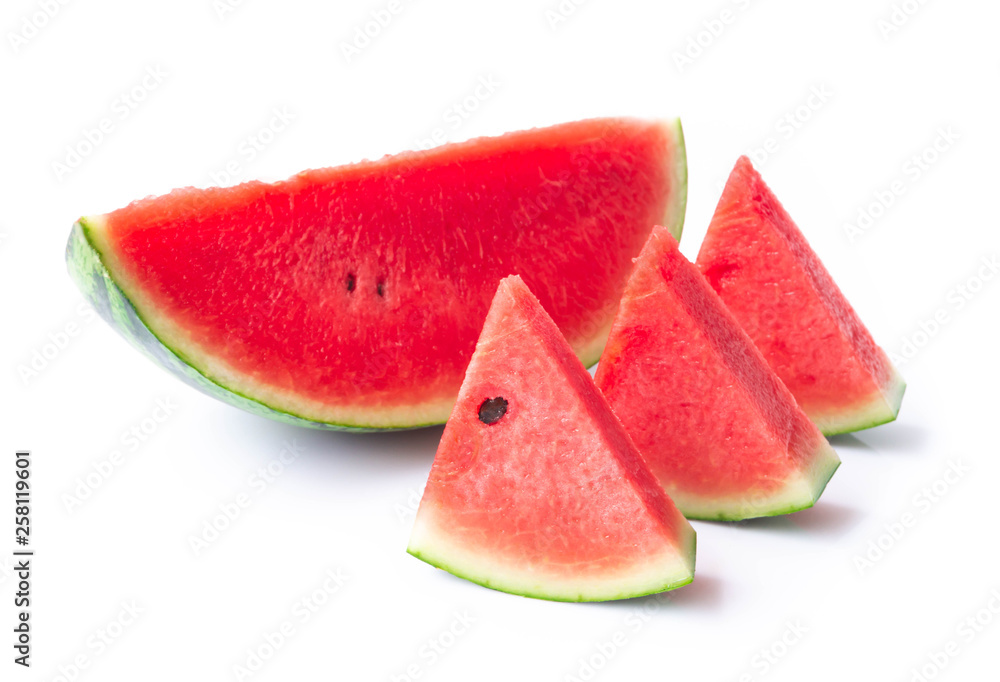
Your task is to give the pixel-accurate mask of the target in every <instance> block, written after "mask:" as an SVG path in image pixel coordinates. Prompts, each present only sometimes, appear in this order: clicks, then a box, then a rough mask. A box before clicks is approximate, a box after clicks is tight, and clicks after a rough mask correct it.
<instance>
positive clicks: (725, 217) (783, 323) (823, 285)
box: [697, 156, 906, 436]
mask: <svg viewBox="0 0 1000 682" xmlns="http://www.w3.org/2000/svg"><path fill="white" fill-rule="evenodd" d="M697 263H698V267H699V268H700V269H701V271H702V273H704V275H705V277H706V278H707V279H708V281H709V283H710V284H711V285H712V287H713V288H714V289H715V290H716V291H717V292H718V293H719V296H721V297H722V300H723V301H725V303H726V306H728V308H729V309H730V310H731V311H732V312H733V314H734V315H735V316H736V319H738V320H739V321H740V324H741V325H742V326H743V328H744V329H745V330H746V332H747V333H748V334H749V335H750V338H752V339H753V340H754V343H755V344H757V348H759V349H760V351H761V352H762V353H763V354H764V357H765V358H767V361H768V363H769V364H770V365H771V367H772V368H773V369H774V371H775V372H777V374H778V376H779V377H781V380H782V381H783V382H784V383H785V385H786V386H787V387H788V389H789V390H790V391H791V392H792V394H793V395H794V396H795V399H796V400H797V401H798V403H799V405H800V406H801V407H802V409H803V410H805V412H806V414H808V415H809V417H810V418H811V419H812V420H813V421H814V422H815V423H816V424H817V426H819V428H820V429H821V430H822V431H823V433H824V434H826V435H828V436H830V435H834V434H837V433H847V432H849V431H859V430H861V429H867V428H870V427H872V426H878V425H879V424H884V423H886V422H890V421H892V420H894V419H895V418H896V415H897V414H898V413H899V405H900V403H901V402H902V400H903V392H904V391H905V389H906V384H905V383H904V382H903V379H902V377H900V375H899V373H898V372H897V371H896V369H895V368H894V367H893V366H892V363H891V362H890V361H889V358H888V357H887V356H886V354H885V351H883V350H882V349H881V348H880V347H879V346H878V345H876V343H875V341H874V340H873V339H872V335H871V334H870V333H869V331H868V329H867V328H866V327H865V325H864V324H862V322H861V319H860V318H859V317H858V315H857V313H855V312H854V309H853V308H852V307H851V304H850V303H848V302H847V299H846V298H845V297H844V295H843V294H842V293H841V291H840V289H839V288H838V287H837V285H836V284H835V283H834V281H833V278H831V277H830V273H828V272H827V271H826V268H824V267H823V264H822V263H821V262H820V260H819V257H817V255H816V253H815V252H814V251H813V250H812V248H810V246H809V244H808V242H806V239H805V237H804V236H803V235H802V232H801V231H800V230H799V228H798V227H797V226H796V225H795V223H794V222H793V221H792V219H791V217H790V216H789V215H788V213H787V212H786V211H785V209H784V208H782V206H781V203H779V202H778V199H777V198H776V197H775V196H774V193H772V192H771V190H770V188H768V186H767V185H766V184H764V180H763V179H761V177H760V174H759V173H757V171H756V170H755V169H754V167H753V165H752V164H751V163H750V160H749V159H748V158H746V157H745V156H743V157H740V159H739V160H738V161H737V162H736V167H735V168H733V172H732V173H731V174H730V176H729V181H728V182H727V183H726V188H725V190H724V191H723V193H722V198H721V199H720V200H719V205H718V207H717V208H716V209H715V215H714V217H713V218H712V223H711V225H710V226H709V228H708V234H707V235H706V236H705V241H704V242H703V243H702V245H701V252H700V253H699V254H698V261H697Z"/></svg>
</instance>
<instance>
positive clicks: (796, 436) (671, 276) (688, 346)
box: [595, 227, 840, 520]
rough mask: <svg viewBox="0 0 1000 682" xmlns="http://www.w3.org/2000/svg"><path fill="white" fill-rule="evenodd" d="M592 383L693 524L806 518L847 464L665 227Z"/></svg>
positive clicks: (641, 265) (631, 284)
mask: <svg viewBox="0 0 1000 682" xmlns="http://www.w3.org/2000/svg"><path fill="white" fill-rule="evenodd" d="M595 381H596V383H597V386H598V388H600V389H601V391H603V393H604V395H605V396H606V397H607V399H608V402H609V403H610V404H611V407H612V409H613V410H614V412H615V414H617V415H618V417H619V418H620V419H621V421H622V423H623V424H624V425H625V428H626V430H627V431H628V432H629V435H630V436H631V437H632V439H633V441H634V442H635V444H636V446H637V447H638V448H639V451H640V452H642V454H643V456H644V457H645V458H646V461H647V462H648V463H649V466H650V468H651V469H652V470H653V473H654V474H656V476H657V478H659V480H660V483H661V484H662V485H663V487H664V488H665V489H666V491H667V493H668V494H669V495H670V497H671V499H673V501H674V503H675V504H676V505H677V507H678V508H679V509H680V510H681V511H682V512H683V513H684V514H685V515H686V516H687V517H688V518H698V519H714V520H739V519H745V518H751V517H756V516H772V515H775V514H784V513H789V512H793V511H798V510H800V509H804V508H806V507H810V506H812V505H813V504H814V503H815V501H816V500H817V499H819V496H820V494H821V493H822V492H823V489H824V488H825V487H826V484H827V481H829V479H830V477H831V476H832V475H833V473H834V471H836V469H837V466H838V465H839V463H840V460H839V459H838V458H837V454H836V453H835V452H834V450H833V448H831V447H830V445H829V444H828V443H827V442H826V439H825V438H823V436H822V434H821V433H820V432H819V430H818V429H817V428H816V426H815V425H814V424H813V423H812V422H811V421H809V418H808V417H807V416H806V415H805V413H803V412H802V410H801V409H799V407H798V406H797V405H796V403H795V399H794V398H793V397H792V395H791V393H789V392H788V389H787V388H785V386H784V385H782V383H781V381H780V380H779V379H778V377H777V376H776V375H775V374H774V372H773V371H771V369H770V368H769V367H768V366H767V363H766V362H765V360H764V358H763V357H762V356H761V354H760V352H759V351H758V350H757V349H756V348H755V347H754V345H753V342H752V341H751V340H750V338H749V337H748V336H747V335H746V333H745V332H744V331H743V330H742V329H740V326H739V323H737V321H736V319H735V318H734V317H733V316H732V314H731V313H730V312H729V311H728V310H726V308H725V306H724V305H723V303H722V301H721V300H720V299H719V297H718V296H717V295H716V294H715V292H713V291H712V289H711V287H709V285H708V283H707V282H706V281H705V279H704V278H703V277H702V276H701V274H700V273H699V272H698V269H697V268H696V267H695V266H694V264H692V263H691V262H690V261H688V260H687V259H686V258H685V257H684V256H683V255H682V254H681V253H680V251H679V250H678V248H677V242H676V241H675V240H674V238H673V237H671V236H670V234H669V233H668V232H667V230H665V229H664V228H662V227H657V228H654V230H653V233H652V234H651V235H650V237H649V241H648V242H647V244H646V246H645V248H644V249H643V251H642V253H641V254H640V256H639V258H638V260H637V261H636V265H635V269H634V270H633V272H632V275H631V277H630V278H629V281H628V284H627V285H626V287H625V293H624V295H623V297H622V301H621V304H620V307H619V310H618V314H617V316H616V317H615V322H614V325H613V326H612V328H611V336H610V337H609V339H608V345H607V348H606V349H605V352H604V355H603V356H602V357H601V362H600V364H599V365H598V367H597V374H596V377H595Z"/></svg>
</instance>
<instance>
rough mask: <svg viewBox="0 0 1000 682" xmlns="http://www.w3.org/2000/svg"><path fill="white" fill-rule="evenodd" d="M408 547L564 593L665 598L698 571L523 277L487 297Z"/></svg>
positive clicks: (497, 580) (483, 577) (631, 449)
mask: <svg viewBox="0 0 1000 682" xmlns="http://www.w3.org/2000/svg"><path fill="white" fill-rule="evenodd" d="M409 552H410V553H411V554H413V555H415V556H417V557H419V558H420V559H423V560H424V561H426V562H428V563H430V564H432V565H435V566H438V567H440V568H443V569H445V570H448V571H450V572H451V573H454V574H455V575H458V576H461V577H463V578H467V579H469V580H472V581H473V582H476V583H480V584H482V585H486V586H487V587H492V588H494V589H498V590H503V591H505V592H513V593H515V594H521V595H524V596H529V597H538V598H542V599H553V600H559V601H600V600H606V599H622V598H626V597H634V596H639V595H643V594H650V593H653V592H662V591H664V590H668V589H672V588H674V587H680V586H681V585H685V584H687V583H689V582H691V580H692V578H693V576H694V560H695V557H694V552H695V533H694V530H693V529H692V528H691V526H690V525H689V524H688V522H687V521H686V520H685V519H684V517H683V516H681V514H680V513H679V512H678V511H677V509H676V507H674V505H673V503H671V501H670V498H668V497H667V496H666V494H664V492H663V490H662V488H660V486H659V485H658V484H657V482H656V478H655V477H654V476H653V474H652V473H651V472H650V470H649V468H648V467H647V466H646V463H645V462H644V461H643V458H642V456H641V455H640V454H639V451H638V450H636V448H635V445H634V444H633V443H632V441H631V439H629V437H628V435H627V434H626V433H625V430H624V429H623V428H622V425H621V422H619V421H618V419H616V418H615V416H614V414H612V412H611V409H610V408H609V407H608V403H607V401H606V400H605V399H604V397H603V396H602V395H601V393H600V392H599V391H598V390H597V388H596V387H595V386H594V382H593V380H592V379H591V378H590V375H589V374H588V373H587V371H586V370H585V369H584V367H583V365H582V364H580V361H579V360H578V359H577V358H576V357H574V355H573V351H572V349H571V348H570V346H569V345H568V344H567V343H566V340H565V339H564V338H563V336H562V334H561V333H560V332H559V329H558V328H557V327H556V325H555V324H554V323H553V322H552V320H551V318H549V316H548V315H547V314H546V313H545V311H544V310H543V309H542V307H541V306H540V305H539V303H538V301H537V300H536V299H535V297H534V296H532V295H531V292H529V291H528V289H527V287H526V286H525V285H524V283H523V282H522V281H521V279H520V278H518V277H509V278H507V279H504V280H503V281H502V282H501V283H500V286H499V288H498V290H497V294H496V298H495V299H494V300H493V305H492V307H491V308H490V311H489V315H488V316H487V318H486V324H485V325H484V327H483V332H482V335H481V336H480V338H479V343H478V344H477V346H476V351H475V354H474V355H473V356H472V361H471V362H470V363H469V369H468V372H467V373H466V375H465V381H464V383H463V384H462V390H461V391H460V393H459V396H458V402H457V403H456V404H455V409H454V411H453V412H452V414H451V418H450V419H449V420H448V425H447V426H446V427H445V430H444V435H443V437H442V438H441V444H440V446H439V447H438V451H437V456H436V457H435V459H434V465H433V467H432V468H431V474H430V478H429V480H428V481H427V487H426V489H425V490H424V495H423V499H421V501H420V508H419V509H418V511H417V517H416V520H415V521H414V526H413V534H412V536H411V538H410V545H409Z"/></svg>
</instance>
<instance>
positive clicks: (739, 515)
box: [684, 459, 841, 521]
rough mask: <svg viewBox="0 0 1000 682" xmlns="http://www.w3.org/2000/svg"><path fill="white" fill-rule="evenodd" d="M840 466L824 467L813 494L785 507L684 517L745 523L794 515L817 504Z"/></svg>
mask: <svg viewBox="0 0 1000 682" xmlns="http://www.w3.org/2000/svg"><path fill="white" fill-rule="evenodd" d="M840 464H841V462H840V460H839V459H837V460H836V461H835V462H833V463H832V464H831V465H830V466H827V467H825V468H824V469H823V470H822V471H820V472H819V475H818V476H817V477H816V479H815V481H814V482H813V484H814V487H813V494H812V495H811V496H810V497H804V498H802V499H801V500H798V501H795V502H791V503H789V504H787V505H785V506H782V507H773V508H770V509H769V508H767V507H766V506H764V505H763V504H761V505H754V507H755V510H754V511H752V512H750V513H745V512H735V513H734V512H730V511H726V510H723V511H720V512H719V513H718V514H685V515H684V516H685V518H687V519H689V520H691V521H747V520H749V519H762V518H767V517H770V516H784V515H786V514H794V513H795V512H800V511H803V510H805V509H809V508H810V507H813V506H815V504H816V503H817V502H819V498H820V497H822V496H823V491H825V490H826V486H827V484H829V483H830V479H831V478H833V475H834V474H835V473H837V469H839V468H840Z"/></svg>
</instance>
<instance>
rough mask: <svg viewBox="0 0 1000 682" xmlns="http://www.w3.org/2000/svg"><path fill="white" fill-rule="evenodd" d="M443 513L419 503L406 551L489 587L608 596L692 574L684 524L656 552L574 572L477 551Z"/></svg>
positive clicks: (544, 595) (648, 589)
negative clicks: (595, 571) (598, 570)
mask: <svg viewBox="0 0 1000 682" xmlns="http://www.w3.org/2000/svg"><path fill="white" fill-rule="evenodd" d="M444 516H445V515H442V514H439V513H438V511H437V510H436V509H435V508H434V507H432V506H429V505H427V504H421V506H420V512H419V513H418V514H417V518H416V520H415V521H414V524H413V532H412V534H411V535H410V544H409V547H407V550H406V551H407V552H409V553H410V554H412V555H413V556H415V557H417V558H418V559H421V560H422V561H425V562H427V563H429V564H431V565H433V566H436V567H438V568H441V569H444V570H446V571H448V572H449V573H451V574H453V575H456V576H459V577H460V578H465V579H466V580H470V581H472V582H474V583H477V584H479V585H483V586H484V587H489V588H492V589H494V590H500V591H502V592H509V593H512V594H518V595H522V596H525V597H535V598H539V599H549V600H553V601H573V602H581V601H608V600H612V599H628V598H631V597H641V596H643V595H647V594H655V593H657V592H665V591H667V590H672V589H674V588H677V587H682V586H684V585H687V584H688V583H690V582H691V581H692V580H693V579H694V565H695V544H696V538H695V532H694V529H692V528H691V526H690V524H683V527H681V528H678V532H679V533H680V534H681V537H680V540H679V542H678V543H677V546H671V545H664V547H663V550H662V551H661V552H659V553H657V554H653V555H650V556H647V557H644V558H643V560H642V561H640V562H636V563H634V564H632V565H629V566H625V567H622V568H621V569H619V570H616V571H608V572H607V573H604V574H602V575H597V576H588V577H581V578H574V577H573V576H571V575H567V571H562V572H556V571H553V565H552V564H544V563H540V564H539V563H535V564H532V563H527V562H526V561H524V560H520V561H519V560H518V557H506V556H498V555H496V554H483V553H477V552H476V551H474V550H473V549H471V548H470V547H469V546H468V545H466V544H464V543H462V542H457V541H455V540H454V539H453V537H452V535H451V533H450V532H449V528H450V527H451V526H452V525H454V524H453V523H449V519H448V518H444ZM553 532H558V530H554V531H553ZM568 572H569V573H571V572H572V571H568ZM580 572H582V571H580Z"/></svg>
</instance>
